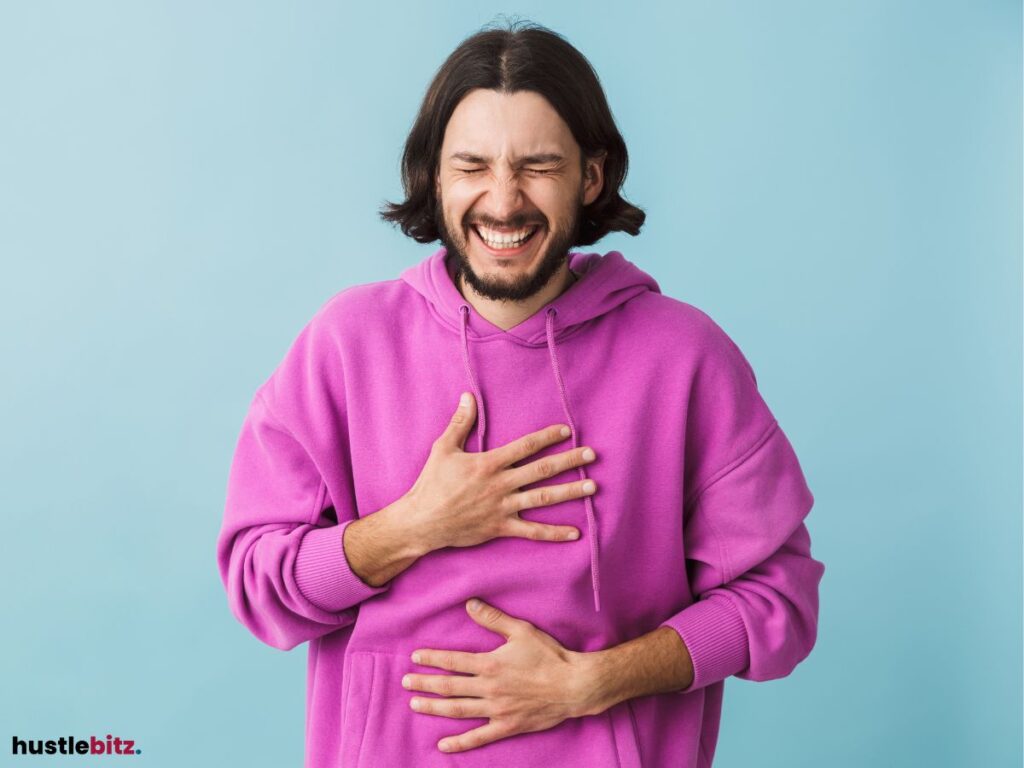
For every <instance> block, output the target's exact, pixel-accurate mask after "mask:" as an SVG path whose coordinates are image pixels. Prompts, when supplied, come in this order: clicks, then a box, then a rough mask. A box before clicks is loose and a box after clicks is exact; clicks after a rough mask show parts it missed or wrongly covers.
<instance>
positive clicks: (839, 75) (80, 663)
mask: <svg viewBox="0 0 1024 768" xmlns="http://www.w3.org/2000/svg"><path fill="white" fill-rule="evenodd" d="M498 13H508V14H518V15H519V16H521V17H522V18H526V19H530V20H533V21H536V22H539V23H542V24H545V25H547V26H549V27H551V28H553V29H555V30H556V31H559V32H561V33H562V34H564V35H566V36H567V37H568V38H569V40H570V41H571V42H573V43H574V44H575V45H576V46H577V47H578V48H580V50H582V51H583V53H584V54H585V55H587V56H588V57H589V58H590V60H591V61H592V62H593V64H594V66H595V67H596V69H597V71H598V73H599V74H600V76H601V78H602V80H603V83H604V86H605V88H606V91H607V95H608V98H609V101H610V104H611V105H612V109H613V111H614V113H615V117H616V119H617V121H618V124H619V127H620V129H621V131H622V133H623V135H624V136H625V139H626V141H627V144H628V146H629V149H630V153H631V158H630V159H631V171H630V174H629V177H628V179H627V183H626V187H625V191H626V194H627V196H628V197H629V198H630V199H631V200H632V201H633V202H635V203H637V204H638V205H640V206H641V207H643V208H644V209H645V210H646V211H647V214H648V222H647V224H646V226H645V227H644V230H643V233H642V235H641V236H640V237H638V238H630V237H629V236H626V235H622V236H614V237H609V238H607V239H605V240H604V241H602V242H601V243H599V244H598V245H597V246H595V249H596V250H601V251H607V250H611V249H619V250H622V251H623V253H624V254H625V255H626V256H627V258H629V259H631V260H633V261H635V262H636V263H637V264H638V265H640V266H641V267H642V268H644V269H645V270H647V271H649V272H650V273H651V274H653V275H654V276H655V277H656V278H657V279H658V280H659V282H660V283H661V286H662V289H663V291H664V292H665V293H667V294H670V295H672V296H675V297H677V298H680V299H683V300H685V301H689V302H691V303H693V304H695V305H697V306H699V307H701V308H702V309H704V310H705V311H706V312H708V313H709V314H711V315H712V317H714V318H715V319H716V320H717V321H718V322H719V323H720V324H721V325H722V326H723V327H724V328H725V329H726V330H727V331H728V332H729V333H730V335H731V336H732V337H733V338H734V339H735V340H736V341H737V343H739V345H740V346H741V348H742V349H743V350H744V352H745V353H746V355H747V357H748V358H749V359H750V361H751V363H752V364H753V365H754V368H755V370H756V371H757V373H758V378H759V382H760V384H761V388H762V392H763V393H764V395H765V398H766V400H767V401H768V403H769V404H770V406H771V407H772V409H773V411H774V412H775V414H776V416H777V417H778V419H779V421H780V423H781V424H782V425H783V427H784V428H785V430H786V432H787V434H788V435H789V437H790V439H791V441H792V442H793V444H794V446H795V447H796V450H797V453H798V454H799V456H800V457H801V461H802V464H803V466H804V469H805V472H806V474H807V476H808V479H809V482H810V484H811V487H812V489H813V491H814V492H815V496H816V499H817V503H816V506H815V509H814V510H813V511H812V513H811V516H810V517H809V518H808V526H809V528H810V531H811V535H812V539H813V552H814V554H815V556H816V557H818V558H819V559H821V560H822V561H823V562H824V563H825V564H826V574H825V577H824V581H823V583H822V592H821V617H820V626H819V639H818V644H817V646H816V648H815V650H814V651H813V653H812V654H811V656H810V657H809V658H808V659H807V660H806V661H805V662H804V663H803V664H801V665H800V666H799V667H798V668H797V669H796V670H795V671H794V673H793V674H792V675H790V676H789V677H787V678H784V679H781V680H776V681H771V682H769V683H760V684H759V683H750V682H746V681H741V680H738V679H732V680H730V681H729V682H728V683H727V685H726V701H725V711H724V715H723V721H722V730H721V737H720V742H719V748H718V754H717V759H716V763H715V764H716V766H722V767H727V766H734V767H735V766H750V765H758V766H787V767H792V766H830V767H837V768H838V767H839V766H867V765H899V766H911V765H913V766H917V765H922V766H923V765H927V766H968V765H970V766H1004V765H1013V764H1017V765H1019V764H1020V763H1019V762H1016V760H1017V759H1019V758H1018V756H1019V754H1020V747H1021V721H1022V708H1021V677H1022V668H1021V619H1022V617H1021V604H1022V594H1021V477H1020V470H1021V460H1022V456H1021V424H1022V412H1021V403H1020V394H1021V387H1022V380H1021V281H1022V270H1021V207H1022V195H1021V165H1022V157H1021V143H1020V134H1021V110H1022V103H1021V8H1020V4H1019V3H1014V2H1008V1H1007V2H995V1H992V0H990V1H989V2H978V1H971V2H969V1H968V0H964V1H963V2H924V1H923V0H922V1H921V2H906V1H904V2H893V1H892V0H874V1H872V2H824V3H823V2H810V1H808V2H775V3H758V2H746V3H739V2H720V3H695V2H685V3H668V2H665V3H657V4H640V5H635V4H626V3H614V4H613V3H607V2H606V3H603V4H600V5H595V4H594V3H563V4H557V5H553V4H551V3H549V2H546V3H539V2H526V3H519V4H517V5H513V6H499V5H492V4H490V3H485V2H452V3H444V4H437V3H433V4H423V3H413V2H403V3H358V4H357V3H346V4H341V3H292V2H279V3H273V4H270V3H242V2H222V3H205V2H202V3H200V2H182V1H181V0H177V1H176V2H128V1H127V0H125V1H124V2H109V1H107V2H100V1H97V2H91V3H72V2H65V3H53V2H40V1H39V0H35V1H34V2H31V3H6V4H4V5H3V6H0V254H2V257H3V273H2V274H3V278H2V280H0V312H2V313H3V314H2V320H3V328H4V329H5V330H4V333H3V336H2V339H3V341H2V349H0V352H2V359H3V365H4V368H3V384H2V393H0V394H2V397H0V409H2V412H0V416H2V428H0V434H2V446H3V447H2V451H3V454H2V457H0V459H2V466H3V471H4V479H3V482H2V483H0V505H2V507H0V508H2V514H3V528H4V530H3V534H2V542H3V556H2V557H0V583H2V584H3V590H2V598H0V601H2V602H0V611H2V615H3V627H4V632H3V636H4V643H3V646H4V652H3V654H2V655H0V658H2V665H3V666H2V668H0V673H2V680H3V684H2V686H0V690H2V691H3V694H2V708H0V722H2V724H3V726H2V731H0V739H2V740H3V741H2V744H3V746H2V747H0V754H5V755H6V754H9V753H8V752H7V750H8V749H9V746H8V745H9V744H10V738H11V736H12V735H15V734H17V735H19V736H21V737H22V738H57V737H59V736H61V735H65V734H75V735H79V736H87V735H89V734H92V733H95V734H99V735H105V734H107V733H114V734H120V735H123V736H126V737H131V738H135V739H137V741H138V744H139V746H140V747H141V748H142V750H143V755H142V756H141V758H140V763H141V764H144V765H150V766H175V767H176V768H177V767H180V766H183V765H209V766H213V765H237V766H285V765H291V766H297V765H300V764H301V761H302V752H303V727H304V716H305V713H304V705H305V682H306V681H305V661H306V646H300V647H299V648H297V649H295V650H294V651H292V652H290V653H287V654H286V653H282V652H281V651H278V650H274V649H272V648H270V647H268V646H264V645H262V644H260V643H259V641H257V640H256V639H255V638H254V637H252V636H251V635H249V634H248V633H247V631H246V630H245V629H244V628H243V627H242V626H241V625H240V624H239V623H237V622H236V621H235V619H234V618H233V617H232V616H231V615H230V613H229V610H228V607H227V602H226V598H225V595H224V593H223V589H222V586H221V584H220V581H219V578H218V575H217V572H216V568H215V560H214V542H215V537H216V534H217V531H218V528H219V525H220V521H221V515H222V512H223V500H224V492H225V484H226V479H227V471H228V466H229V463H230V459H231V455H232V451H233V449H234V445H235V440H236V438H237V434H238V429H239V427H240V426H241V421H242V418H243V415H244V413H245V409H246V407H247V404H248V402H249V399H250V397H251V395H252V393H253V391H254V390H255V388H256V387H257V386H258V385H259V384H260V383H261V382H262V381H263V380H264V378H265V377H266V376H267V375H269V373H270V371H271V370H272V369H273V367H274V366H275V365H276V364H277V362H278V361H279V360H280V358H281V356H282V355H283V354H284V351H285V350H286V349H287V347H288V345H289V344H290V342H291V340H292V339H293V338H294V336H295V334H296V333H297V332H298V331H299V329H300V328H301V327H302V325H303V324H304V323H305V322H306V320H308V318H309V317H310V316H311V315H312V313H313V312H314V311H315V310H316V309H317V308H318V307H319V306H320V305H321V304H322V303H323V302H324V301H325V300H326V299H327V298H328V297H329V296H331V295H333V294H334V293H336V292H337V291H338V290H340V289H342V288H344V287H346V286H348V285H352V284H355V283H361V282H369V281H372V280H382V279H389V278H393V277H396V276H397V275H398V273H399V272H400V271H401V270H402V269H404V268H405V267H407V266H408V265H410V264H413V263H415V262H417V261H418V260H420V259H422V258H425V257H426V256H427V255H428V254H429V253H430V252H432V251H433V250H434V248H435V247H436V246H435V245H431V246H421V245H417V244H416V243H414V242H413V241H411V240H407V239H406V238H404V237H403V236H402V235H401V234H400V233H399V232H398V231H397V230H395V229H392V228H390V227H388V226H386V225H385V224H383V223H382V222H380V220H379V219H378V218H377V214H376V210H377V208H378V206H379V205H380V203H381V202H382V201H383V200H384V199H391V200H395V199H398V197H399V195H400V185H399V177H398V162H399V157H400V154H401V149H402V143H403V141H404V138H405V135H406V132H407V130H408V129H409V127H410V125H411V122H412V119H413V117H414V115H415V112H416V110H417V108H418V106H419V100H420V98H421V96H422V94H423V91H424V89H425V88H426V86H427V84H428V82H429V80H430V77H431V75H432V74H433V72H434V71H435V69H436V68H437V67H438V66H439V65H440V64H441V62H442V61H443V59H444V57H445V56H446V55H447V54H448V53H449V52H450V51H451V50H452V48H454V46H456V45H457V44H458V43H459V41H460V40H462V39H463V37H465V36H466V35H468V34H471V33H472V32H474V31H476V30H477V29H478V28H479V27H480V26H481V25H483V24H485V23H487V22H489V21H492V20H494V19H495V16H496V14H498ZM453 723H454V721H453ZM453 732H461V731H457V730H453ZM78 760H80V761H81V759H80V758H79V759H78ZM74 761H75V760H74V759H70V758H65V759H63V760H53V761H50V762H51V763H52V764H54V765H58V764H59V765H66V764H70V762H74ZM33 762H34V764H46V761H42V760H36V761H33Z"/></svg>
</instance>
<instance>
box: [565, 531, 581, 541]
mask: <svg viewBox="0 0 1024 768" xmlns="http://www.w3.org/2000/svg"><path fill="white" fill-rule="evenodd" d="M579 537H580V532H579V531H569V533H568V534H567V538H570V539H573V540H574V541H575V540H576V539H578V538H579Z"/></svg>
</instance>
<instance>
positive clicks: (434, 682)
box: [402, 672, 484, 696]
mask: <svg viewBox="0 0 1024 768" xmlns="http://www.w3.org/2000/svg"><path fill="white" fill-rule="evenodd" d="M402 687H403V688H405V689H406V690H409V691H423V692H424V693H436V694H437V695H438V696H483V694H484V683H483V680H481V679H480V678H479V677H476V676H465V675H418V674H415V673H412V672H410V673H409V674H407V675H402Z"/></svg>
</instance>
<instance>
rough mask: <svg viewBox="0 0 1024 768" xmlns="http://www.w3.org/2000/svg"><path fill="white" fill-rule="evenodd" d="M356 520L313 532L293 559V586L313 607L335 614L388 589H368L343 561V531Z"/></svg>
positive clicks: (345, 560) (300, 546) (386, 586)
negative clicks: (296, 587)
mask: <svg viewBox="0 0 1024 768" xmlns="http://www.w3.org/2000/svg"><path fill="white" fill-rule="evenodd" d="M354 522H355V520H346V521H345V522H343V523H340V524H339V525H332V526H328V527H327V528H313V529H312V530H310V531H309V533H307V534H306V535H305V536H303V537H302V542H301V543H300V544H299V551H298V554H297V555H296V556H295V583H296V585H297V586H298V588H299V591H300V592H301V593H302V595H303V596H304V597H305V598H306V599H307V600H309V602H311V603H312V604H313V605H315V606H316V607H318V608H320V609H322V610H325V611H330V612H332V613H337V612H338V611H343V610H345V609H347V608H351V607H353V606H355V605H357V604H359V603H361V602H362V601H363V600H366V599H367V598H369V597H373V596H374V595H379V594H380V593H381V592H386V591H387V590H388V589H389V588H390V587H391V582H390V581H389V582H387V583H386V584H383V585H381V586H379V587H371V586H370V585H369V584H367V583H366V582H365V581H363V580H362V579H361V578H359V576H357V575H356V573H355V572H354V571H353V570H352V567H351V566H350V565H349V563H348V558H346V557H345V546H344V536H345V529H346V528H347V527H348V526H349V524H350V523H354Z"/></svg>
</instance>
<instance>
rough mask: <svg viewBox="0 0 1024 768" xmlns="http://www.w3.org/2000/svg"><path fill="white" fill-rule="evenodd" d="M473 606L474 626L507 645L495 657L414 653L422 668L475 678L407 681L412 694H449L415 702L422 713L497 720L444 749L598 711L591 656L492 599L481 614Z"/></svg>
mask: <svg viewBox="0 0 1024 768" xmlns="http://www.w3.org/2000/svg"><path fill="white" fill-rule="evenodd" d="M472 603H473V601H472V600H471V601H469V603H467V604H466V607H467V610H468V612H469V615H470V616H471V617H472V618H473V621H475V622H476V623H477V624H479V625H480V626H482V627H484V628H486V629H489V630H491V631H492V632H496V633H498V634H499V635H502V636H503V637H504V638H505V640H506V642H505V644H504V645H502V646H501V647H500V648H496V649H494V650H493V651H490V652H488V653H469V652H465V651H445V650H430V649H420V650H418V651H416V652H415V654H414V656H415V658H414V659H413V661H414V662H416V663H417V664H423V665H425V666H428V667H438V668H440V669H446V670H449V671H451V672H462V673H465V674H466V675H469V676H468V677H465V676H462V675H421V674H415V673H410V674H408V675H405V677H403V678H402V685H404V686H405V687H406V688H408V689H409V690H413V691H425V692H427V693H436V694H440V695H441V696H443V697H446V698H430V697H424V696H417V697H413V699H412V700H411V701H410V706H411V707H412V708H413V710H414V711H415V712H418V713H421V714H427V715H440V716H442V717H460V718H465V717H486V718H488V719H489V720H490V722H489V723H487V725H482V726H480V727H479V728H474V729H473V730H470V731H466V732H465V733H461V734H458V735H456V736H448V737H446V738H444V739H442V740H441V741H440V742H438V748H439V749H441V750H442V751H444V752H465V751H466V750H470V749H475V748H476V747H481V746H483V745H484V744H489V743H490V742H492V741H498V740H499V739H504V738H506V737H508V736H514V735H515V734H517V733H529V732H531V731H544V730H547V729H548V728H554V727H555V726H556V725H558V724H559V723H561V722H562V721H563V720H567V719H568V718H570V717H581V716H583V715H586V714H590V713H591V712H592V711H594V706H595V702H594V701H593V697H594V690H593V686H592V685H591V681H590V679H589V677H590V676H589V674H588V673H587V666H586V661H585V659H586V656H587V654H586V653H577V652H574V651H569V650H567V649H566V648H564V647H563V646H562V645H561V644H560V643H559V642H558V641H557V640H555V638H553V637H552V636H551V635H549V634H547V633H546V632H543V631H542V630H540V629H537V628H536V627H535V626H533V625H532V624H530V623H529V622H528V621H525V620H524V619H517V618H514V617H512V616H509V615H508V614H505V613H503V612H502V611H500V610H498V609H497V608H495V607H494V606H492V605H488V604H487V603H484V602H480V604H479V607H478V608H476V609H475V610H474V609H473V608H472ZM417 704H418V706H417Z"/></svg>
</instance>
